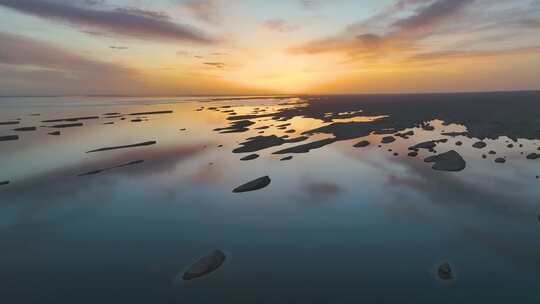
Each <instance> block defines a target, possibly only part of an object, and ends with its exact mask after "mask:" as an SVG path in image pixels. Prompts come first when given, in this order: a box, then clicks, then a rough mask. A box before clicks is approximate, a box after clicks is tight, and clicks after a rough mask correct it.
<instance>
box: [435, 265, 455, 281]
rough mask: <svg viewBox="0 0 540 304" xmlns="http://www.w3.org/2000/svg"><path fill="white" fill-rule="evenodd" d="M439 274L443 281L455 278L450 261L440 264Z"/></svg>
mask: <svg viewBox="0 0 540 304" xmlns="http://www.w3.org/2000/svg"><path fill="white" fill-rule="evenodd" d="M437 275H438V276H439V279H441V280H443V281H448V280H452V279H453V278H454V275H453V273H452V267H451V266H450V264H449V263H448V262H445V263H443V264H442V265H441V266H439V269H438V270H437Z"/></svg>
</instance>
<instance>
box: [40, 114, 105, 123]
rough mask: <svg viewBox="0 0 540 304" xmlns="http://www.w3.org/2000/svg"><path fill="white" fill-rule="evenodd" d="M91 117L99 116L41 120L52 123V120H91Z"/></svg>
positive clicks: (97, 117) (96, 117)
mask: <svg viewBox="0 0 540 304" xmlns="http://www.w3.org/2000/svg"><path fill="white" fill-rule="evenodd" d="M93 119H99V116H83V117H70V118H59V119H49V120H43V121H42V122H43V123H52V122H63V121H67V122H74V121H79V120H93Z"/></svg>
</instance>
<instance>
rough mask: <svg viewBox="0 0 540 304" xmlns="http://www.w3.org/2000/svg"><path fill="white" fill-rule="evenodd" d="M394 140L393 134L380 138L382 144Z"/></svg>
mask: <svg viewBox="0 0 540 304" xmlns="http://www.w3.org/2000/svg"><path fill="white" fill-rule="evenodd" d="M394 141H396V138H395V137H394V136H385V137H383V138H382V139H381V143H383V144H389V143H393V142H394Z"/></svg>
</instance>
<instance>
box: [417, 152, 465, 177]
mask: <svg viewBox="0 0 540 304" xmlns="http://www.w3.org/2000/svg"><path fill="white" fill-rule="evenodd" d="M424 161H425V162H426V163H435V164H433V166H432V168H433V169H434V170H437V171H452V172H457V171H462V170H463V169H465V167H466V163H465V160H464V159H463V157H461V155H459V153H457V152H456V151H454V150H451V151H448V152H446V153H442V154H439V155H434V156H430V157H428V158H426V159H424Z"/></svg>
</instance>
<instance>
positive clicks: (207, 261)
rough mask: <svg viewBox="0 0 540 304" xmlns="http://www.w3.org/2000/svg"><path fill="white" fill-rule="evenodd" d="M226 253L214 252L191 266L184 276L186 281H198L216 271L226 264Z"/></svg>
mask: <svg viewBox="0 0 540 304" xmlns="http://www.w3.org/2000/svg"><path fill="white" fill-rule="evenodd" d="M225 258H226V256H225V253H223V252H222V251H221V250H214V251H213V252H211V253H210V254H209V255H207V256H204V257H202V258H200V259H199V260H198V261H197V262H195V263H194V264H193V265H191V266H190V267H189V268H188V270H187V271H186V272H185V273H184V275H183V276H182V279H184V280H185V281H189V280H193V279H197V278H200V277H203V276H206V275H208V274H210V273H212V272H214V271H216V270H217V269H218V268H219V267H221V265H223V263H224V262H225Z"/></svg>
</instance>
